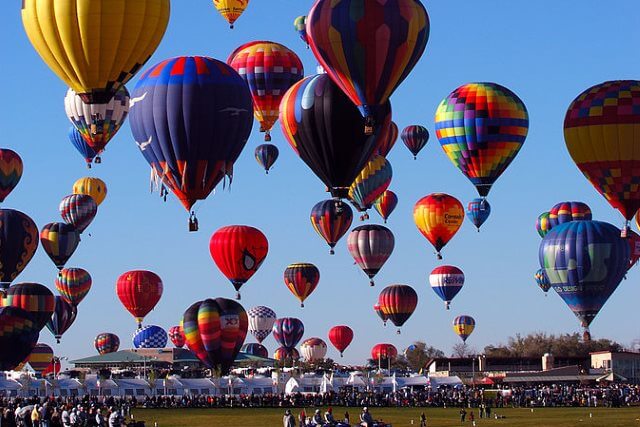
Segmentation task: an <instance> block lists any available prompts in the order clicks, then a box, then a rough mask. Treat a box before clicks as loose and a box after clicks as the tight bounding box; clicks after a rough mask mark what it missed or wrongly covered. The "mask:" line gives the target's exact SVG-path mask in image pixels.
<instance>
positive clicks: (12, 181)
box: [0, 148, 23, 203]
mask: <svg viewBox="0 0 640 427" xmlns="http://www.w3.org/2000/svg"><path fill="white" fill-rule="evenodd" d="M22 171H23V165H22V159H21V158H20V156H19V155H18V153H16V152H15V151H13V150H10V149H8V148H1V149H0V203H2V202H4V199H6V198H7V196H8V195H9V194H11V192H12V191H13V189H14V188H16V186H17V185H18V183H19V182H20V178H22Z"/></svg>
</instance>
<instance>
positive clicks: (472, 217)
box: [467, 198, 491, 232]
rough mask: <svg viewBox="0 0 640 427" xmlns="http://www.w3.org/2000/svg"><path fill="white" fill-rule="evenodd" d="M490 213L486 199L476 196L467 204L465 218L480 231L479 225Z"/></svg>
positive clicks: (480, 225)
mask: <svg viewBox="0 0 640 427" xmlns="http://www.w3.org/2000/svg"><path fill="white" fill-rule="evenodd" d="M489 215H491V205H490V204H489V201H488V200H487V199H482V198H476V199H473V200H472V201H470V202H469V204H468V205H467V218H469V221H471V222H472V223H473V225H475V226H476V228H477V229H478V232H480V227H482V224H484V222H485V221H486V220H487V219H488V218H489Z"/></svg>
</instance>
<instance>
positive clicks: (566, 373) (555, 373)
mask: <svg viewBox="0 0 640 427" xmlns="http://www.w3.org/2000/svg"><path fill="white" fill-rule="evenodd" d="M602 374H603V372H602V371H599V370H590V369H585V368H583V367H582V366H578V365H574V366H563V367H561V368H552V369H547V370H546V371H537V372H508V373H506V375H505V377H504V378H503V379H502V382H503V383H505V384H510V385H536V384H567V383H568V384H574V383H581V384H587V383H595V382H596V381H598V379H599V378H600V377H602Z"/></svg>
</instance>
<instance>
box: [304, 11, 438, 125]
mask: <svg viewBox="0 0 640 427" xmlns="http://www.w3.org/2000/svg"><path fill="white" fill-rule="evenodd" d="M307 33H308V35H309V44H310V46H311V49H312V50H313V54H314V55H315V57H316V59H317V60H318V62H320V65H322V66H323V67H324V69H325V70H326V71H327V73H328V74H329V76H331V79H332V80H333V81H334V82H335V83H336V84H337V85H338V86H339V87H340V89H342V91H343V92H344V93H345V94H347V96H348V97H349V99H350V100H351V101H352V102H353V103H354V104H355V105H357V106H358V109H359V110H360V112H361V113H362V116H363V117H365V119H366V127H365V132H368V133H371V132H372V131H373V125H374V123H376V120H375V113H376V111H377V110H379V109H380V108H381V106H382V105H383V104H384V103H385V102H386V101H387V100H388V99H389V97H390V96H391V94H392V93H393V92H394V91H395V89H396V88H397V87H398V86H399V85H400V84H401V83H402V81H403V80H404V79H405V78H407V76H408V75H409V73H410V72H411V70H412V69H413V67H414V66H415V65H416V63H417V62H418V60H419V59H420V57H421V56H422V54H423V52H424V50H425V48H426V46H427V40H428V39H429V16H428V15H427V11H426V10H425V8H424V6H423V5H422V3H420V1H418V0H394V1H386V2H378V1H376V2H371V1H367V0H343V1H339V2H336V1H332V0H318V1H316V3H315V4H314V6H313V7H312V8H311V11H310V12H309V15H308V16H307Z"/></svg>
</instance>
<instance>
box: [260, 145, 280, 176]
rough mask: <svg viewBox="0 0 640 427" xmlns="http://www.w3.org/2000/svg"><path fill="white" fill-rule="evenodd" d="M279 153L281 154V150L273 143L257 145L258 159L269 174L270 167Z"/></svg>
mask: <svg viewBox="0 0 640 427" xmlns="http://www.w3.org/2000/svg"><path fill="white" fill-rule="evenodd" d="M278 154H280V151H278V147H276V146H275V145H273V144H262V145H258V146H257V147H256V152H255V156H256V161H257V162H258V164H259V165H260V166H262V168H263V169H264V171H265V173H266V174H267V175H269V169H271V167H272V166H273V164H274V163H275V162H276V160H278Z"/></svg>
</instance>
